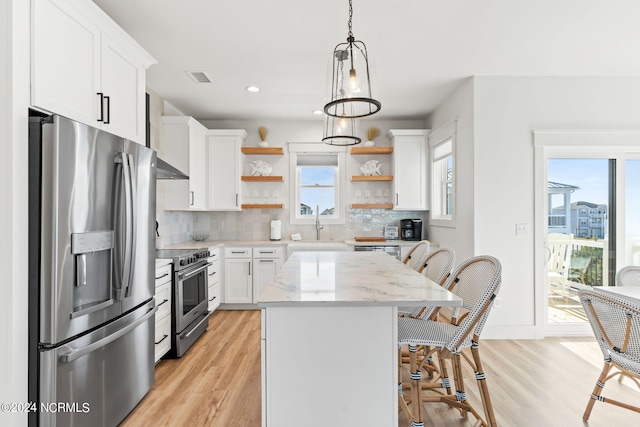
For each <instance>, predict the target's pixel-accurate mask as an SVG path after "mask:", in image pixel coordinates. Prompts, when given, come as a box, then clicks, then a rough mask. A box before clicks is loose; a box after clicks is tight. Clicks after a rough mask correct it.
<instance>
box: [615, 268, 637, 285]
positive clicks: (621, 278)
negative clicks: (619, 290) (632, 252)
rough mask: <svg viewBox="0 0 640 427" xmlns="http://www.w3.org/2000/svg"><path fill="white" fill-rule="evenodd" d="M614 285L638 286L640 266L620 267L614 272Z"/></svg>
mask: <svg viewBox="0 0 640 427" xmlns="http://www.w3.org/2000/svg"><path fill="white" fill-rule="evenodd" d="M616 286H640V266H637V265H629V266H627V267H623V268H621V269H620V271H618V273H617V274H616Z"/></svg>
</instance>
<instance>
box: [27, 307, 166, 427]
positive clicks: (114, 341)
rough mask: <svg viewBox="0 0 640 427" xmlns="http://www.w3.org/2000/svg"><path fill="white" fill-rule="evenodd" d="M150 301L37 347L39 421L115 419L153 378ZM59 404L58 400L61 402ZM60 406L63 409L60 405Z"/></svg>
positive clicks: (135, 401) (68, 422)
mask: <svg viewBox="0 0 640 427" xmlns="http://www.w3.org/2000/svg"><path fill="white" fill-rule="evenodd" d="M155 311H156V307H155V302H154V301H153V300H151V301H150V302H149V303H148V304H145V305H143V306H142V307H140V308H138V309H136V310H134V311H133V312H131V313H129V314H127V315H125V316H124V317H122V318H120V319H118V320H116V321H115V322H113V323H111V324H109V325H107V326H105V327H103V328H101V329H98V330H96V331H94V332H91V333H90V334H88V335H85V336H83V337H80V338H78V339H76V340H74V341H71V342H69V343H67V344H65V345H62V346H60V347H57V348H53V349H49V350H43V351H41V353H40V402H41V404H40V407H42V405H44V406H45V407H48V408H51V409H52V410H51V411H40V414H39V415H40V424H39V425H40V426H42V427H45V426H57V427H59V426H104V427H107V426H108V427H113V426H116V425H118V423H120V422H121V421H122V420H123V419H124V418H125V417H126V416H127V414H129V412H131V410H132V409H133V408H134V407H135V406H136V405H137V404H138V402H139V401H140V400H141V399H142V398H143V397H144V396H145V394H146V393H147V391H149V389H150V388H151V386H152V385H153V382H154V363H153V361H154V342H153V339H154V329H155V328H154V323H155ZM61 405H62V406H61ZM60 408H62V410H60Z"/></svg>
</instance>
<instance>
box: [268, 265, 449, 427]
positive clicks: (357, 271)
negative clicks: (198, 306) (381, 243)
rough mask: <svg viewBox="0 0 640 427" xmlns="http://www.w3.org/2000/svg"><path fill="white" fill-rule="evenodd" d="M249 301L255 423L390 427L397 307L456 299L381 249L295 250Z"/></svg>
mask: <svg viewBox="0 0 640 427" xmlns="http://www.w3.org/2000/svg"><path fill="white" fill-rule="evenodd" d="M258 304H259V306H260V307H261V309H262V341H261V342H262V425H263V427H276V426H294V425H304V426H306V427H312V426H313V427H316V426H317V427H325V426H347V425H366V426H367V427H375V426H380V427H389V426H397V425H398V394H397V386H398V378H397V375H398V374H397V370H398V368H397V366H398V360H397V307H398V306H411V305H415V306H459V305H461V300H460V299H459V298H458V297H457V296H455V295H453V294H452V293H450V292H448V291H446V290H445V289H443V288H442V287H440V286H438V285H437V284H436V283H434V282H433V281H431V280H429V279H427V278H426V277H425V276H423V275H421V274H419V273H417V272H416V271H414V270H413V269H411V268H409V267H407V266H406V265H404V264H403V263H401V262H399V261H398V260H397V259H395V258H393V257H391V256H389V255H387V254H385V253H382V252H297V253H294V254H292V255H291V257H290V258H289V259H288V261H287V262H286V263H285V264H284V265H283V267H282V269H281V270H280V271H279V272H278V274H277V275H276V277H275V278H274V281H273V283H272V284H271V285H269V286H268V287H267V288H266V289H265V290H264V292H263V293H262V295H260V297H259V298H258Z"/></svg>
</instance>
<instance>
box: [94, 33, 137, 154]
mask: <svg viewBox="0 0 640 427" xmlns="http://www.w3.org/2000/svg"><path fill="white" fill-rule="evenodd" d="M100 64H101V73H100V75H101V92H102V93H103V94H104V96H105V100H104V101H103V111H104V121H103V126H102V128H103V129H104V130H106V131H107V132H111V133H113V134H115V135H118V136H121V137H123V138H127V139H130V140H132V141H135V142H137V143H139V144H144V143H145V106H144V99H145V97H144V94H145V87H144V82H145V74H144V73H145V70H144V67H142V66H140V65H138V63H137V62H136V61H135V59H134V57H133V55H130V54H129V53H128V52H127V51H125V50H124V49H122V48H121V47H120V46H118V45H117V44H116V43H115V42H113V41H112V40H111V39H109V37H107V36H106V35H105V34H104V33H103V34H102V49H101V61H100Z"/></svg>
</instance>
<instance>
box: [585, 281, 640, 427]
mask: <svg viewBox="0 0 640 427" xmlns="http://www.w3.org/2000/svg"><path fill="white" fill-rule="evenodd" d="M578 297H579V298H580V302H581V303H582V306H583V307H584V311H585V312H586V313H587V318H588V319H589V323H590V324H591V328H592V329H593V333H594V334H595V336H596V341H597V342H598V344H599V345H600V350H602V355H603V356H604V366H603V368H602V371H601V372H600V376H599V377H598V380H597V381H596V385H595V387H594V389H593V392H592V393H591V399H589V402H588V403H587V408H586V409H585V411H584V414H583V415H582V419H583V420H584V421H587V420H588V419H589V416H590V415H591V410H592V409H593V405H594V404H595V402H596V401H598V402H603V403H609V404H611V405H615V406H619V407H622V408H626V409H630V410H632V411H635V412H640V407H638V406H634V405H630V404H628V403H625V402H620V401H618V400H613V399H609V398H605V397H604V396H603V395H602V390H603V388H604V386H605V383H606V382H607V381H608V380H610V379H611V378H613V377H615V376H617V375H619V376H622V375H624V376H626V377H628V378H631V379H632V380H633V381H634V382H635V384H636V386H638V388H640V382H639V381H640V305H638V304H634V303H632V302H630V301H628V300H626V299H623V298H620V297H616V296H613V295H611V294H608V293H605V292H602V291H599V290H596V289H589V290H587V289H585V290H581V291H579V292H578ZM612 368H615V370H614V371H611V369H612Z"/></svg>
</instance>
